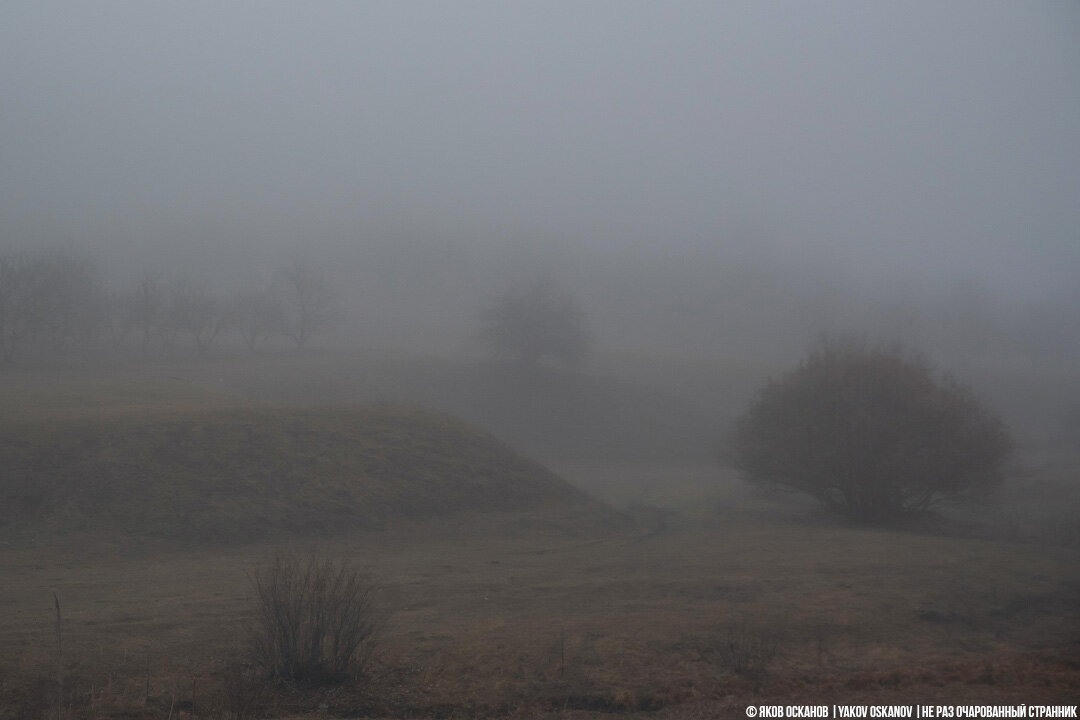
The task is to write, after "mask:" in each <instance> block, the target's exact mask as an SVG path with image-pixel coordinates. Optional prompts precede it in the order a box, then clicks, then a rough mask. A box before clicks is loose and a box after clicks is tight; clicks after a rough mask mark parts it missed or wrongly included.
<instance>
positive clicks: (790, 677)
mask: <svg viewBox="0 0 1080 720" xmlns="http://www.w3.org/2000/svg"><path fill="white" fill-rule="evenodd" d="M575 522H576V521H574V520H567V519H566V518H558V517H553V516H550V515H549V516H548V517H544V516H543V515H539V514H530V515H525V516H517V515H510V516H493V517H490V518H487V519H484V520H481V519H479V518H474V519H473V520H472V521H469V520H461V519H459V520H450V521H446V522H444V523H441V524H438V525H436V524H432V523H424V524H412V525H407V524H401V525H400V526H397V527H396V528H393V529H389V530H386V531H383V532H379V533H368V534H354V535H351V536H347V537H345V536H343V537H339V538H338V539H336V540H333V541H327V542H325V543H323V544H322V546H321V550H322V551H323V552H327V553H330V554H333V555H335V556H339V557H342V558H346V559H349V560H353V561H356V562H361V563H367V564H369V565H370V566H371V568H372V570H373V571H374V572H375V573H376V574H377V575H378V576H379V577H381V578H382V579H383V587H382V591H381V594H380V596H379V598H378V602H379V604H380V606H381V607H382V608H383V609H385V610H388V611H392V614H390V616H389V620H388V622H387V625H386V628H385V630H384V632H383V634H382V636H381V638H380V640H379V643H378V646H377V648H376V651H375V655H374V657H373V658H372V660H371V662H370V664H369V667H370V673H369V674H368V675H367V676H365V677H363V678H361V679H360V680H358V681H356V682H350V683H346V684H345V685H343V686H340V687H337V688H333V689H324V690H309V691H303V692H301V691H291V692H290V691H286V690H284V689H280V688H278V689H271V690H270V691H268V693H267V695H266V697H265V698H264V702H265V708H266V710H267V711H268V713H269V714H271V715H275V716H279V717H280V716H290V715H292V716H296V717H301V716H307V714H309V713H310V714H311V716H312V717H316V716H321V715H325V714H327V713H329V714H331V715H335V716H341V717H359V716H381V717H472V716H518V717H527V716H534V715H535V716H540V715H548V714H563V713H566V714H567V715H569V716H573V715H575V714H576V715H582V716H587V715H591V714H595V713H610V712H619V713H626V714H630V715H632V714H635V713H640V712H651V713H652V712H656V713H658V715H659V716H660V717H716V716H730V715H732V714H737V713H734V712H733V710H734V709H736V708H738V709H740V710H741V706H742V705H745V704H748V703H751V702H762V701H768V702H776V703H786V702H815V703H817V702H821V703H832V702H846V703H855V702H868V701H871V700H873V701H881V702H905V703H916V702H927V703H929V702H934V703H942V702H951V703H972V702H990V701H995V702H1016V703H1029V704H1030V703H1042V702H1062V701H1070V700H1071V701H1074V702H1075V700H1076V698H1077V695H1078V692H1080V657H1078V654H1077V650H1078V643H1077V641H1078V639H1080V623H1078V617H1077V607H1080V571H1078V563H1077V557H1076V552H1075V551H1067V550H1050V549H1047V548H1044V547H1035V546H1020V545H1008V544H999V543H992V542H986V541H975V540H965V539H947V538H941V537H928V536H922V535H914V534H905V533H898V532H885V531H868V530H857V529H852V528H850V527H839V526H830V525H821V524H802V525H792V524H790V523H780V522H778V521H775V520H770V519H768V518H767V517H760V516H757V517H753V516H751V517H744V518H741V519H740V518H735V517H727V518H724V519H722V520H721V519H720V518H717V519H716V522H714V523H711V524H707V525H698V524H695V523H683V524H681V526H680V527H679V528H678V529H657V530H655V531H653V532H647V533H625V534H608V535H606V536H590V535H588V534H580V533H578V534H577V536H575V534H574V532H571V530H573V529H574V528H575V527H577V526H576V525H575V524H574V523H575ZM577 529H578V530H580V527H577ZM270 552H271V550H270V548H268V547H247V548H234V549H231V550H228V551H189V552H178V553H170V554H160V553H155V554H139V553H134V554H129V555H128V556H126V557H119V556H117V555H116V554H115V553H108V554H94V553H87V552H85V551H79V550H75V549H70V548H69V549H63V548H56V547H54V548H52V549H36V550H35V549H24V550H9V551H7V552H4V553H3V555H2V558H0V561H2V562H3V568H2V572H3V576H4V578H5V582H4V583H3V584H2V585H0V605H2V606H3V607H4V608H5V613H4V615H3V618H2V619H0V647H3V648H5V650H4V654H3V660H2V665H0V693H2V694H0V707H2V708H3V710H0V717H4V718H21V717H44V713H46V712H49V711H50V708H54V704H53V703H54V701H55V686H56V671H57V662H56V656H55V653H56V628H55V616H54V612H53V607H52V592H53V591H55V592H57V594H58V596H59V598H60V602H61V606H62V608H63V622H62V632H63V653H62V657H61V658H60V669H61V671H62V675H63V678H64V683H63V692H64V703H65V711H64V714H63V715H62V717H101V718H119V717H126V718H139V717H145V718H167V717H170V715H171V716H172V717H174V718H178V717H182V716H191V715H194V716H197V717H207V718H214V717H224V716H225V715H224V714H223V713H224V711H225V710H226V709H227V708H228V707H229V704H228V703H229V698H228V696H227V693H226V687H225V685H226V682H225V681H226V679H227V678H229V677H230V675H229V673H230V672H234V671H235V668H236V663H237V661H239V660H241V659H242V657H243V652H242V651H243V649H244V647H245V642H246V638H245V630H244V628H245V623H246V622H247V621H248V619H249V618H250V617H251V614H252V604H251V602H250V592H251V589H250V584H249V581H248V575H247V574H248V573H249V572H250V571H251V569H252V568H253V567H255V566H257V565H258V564H259V563H260V562H263V561H265V560H266V559H267V557H268V555H269V553H270ZM735 621H737V622H738V623H740V626H741V627H742V628H743V629H744V630H743V631H745V629H746V628H749V629H750V631H751V632H752V631H753V630H754V629H755V628H756V629H757V630H759V631H761V632H763V633H769V634H771V636H772V637H774V638H775V640H776V648H775V649H776V655H775V658H774V659H773V661H772V662H771V663H770V664H769V667H768V669H767V672H764V673H761V674H757V675H748V674H738V673H736V672H734V669H735V668H734V667H733V666H732V665H731V664H729V662H728V661H727V660H725V659H724V656H723V654H722V653H721V654H717V653H716V652H712V651H711V650H710V649H715V648H716V647H717V645H718V644H719V645H720V646H721V647H722V646H723V644H724V643H725V642H727V641H728V639H729V637H730V636H729V632H730V628H731V624H732V622H735ZM232 692H233V693H234V694H235V689H233V690H232ZM51 712H55V710H54V709H53V710H51Z"/></svg>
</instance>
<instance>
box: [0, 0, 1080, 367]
mask: <svg viewBox="0 0 1080 720" xmlns="http://www.w3.org/2000/svg"><path fill="white" fill-rule="evenodd" d="M1078 41H1080V12H1078V9H1077V7H1076V6H1075V5H1073V4H1069V3H1064V2H1059V3H1012V2H953V3H948V4H940V3H932V2H924V3H913V2H904V3H899V2H897V3H829V2H818V3H798V4H794V3H793V4H773V3H758V2H745V3H735V2H732V3H709V2H698V3H652V2H591V3H512V4H507V3H487V2H470V3H453V4H451V3H435V2H431V3H407V4H406V3H396V2H382V3H375V2H365V3H347V2H342V3H317V4H298V3H270V2H249V3H230V4H228V5H227V6H222V5H219V4H217V3H183V4H178V5H159V4H150V5H148V4H144V3H119V2H97V3H92V4H66V3H65V4H57V3H48V2H43V3H25V4H6V5H5V6H4V7H3V8H2V9H0V98H2V100H0V102H2V110H0V154H2V155H0V233H2V236H0V244H3V245H4V246H5V247H8V246H15V247H23V246H27V245H30V246H33V245H36V244H46V243H70V244H73V245H77V246H80V247H82V246H85V247H88V248H92V249H93V250H94V252H96V253H98V254H99V256H100V257H101V258H102V262H103V264H104V265H105V266H106V270H107V272H108V273H109V275H110V277H112V278H113V281H114V282H116V283H117V284H120V285H122V284H124V283H131V282H133V278H135V277H137V276H138V275H139V273H143V272H145V271H146V270H147V268H155V269H157V270H160V271H164V272H170V273H172V272H180V273H186V274H190V275H199V276H207V277H209V278H211V279H212V281H213V282H215V283H218V284H221V285H224V284H228V283H232V284H236V283H243V282H247V281H248V280H250V279H251V278H253V277H259V276H262V275H265V274H266V273H268V272H270V271H271V270H272V268H273V267H275V266H276V265H278V264H280V263H281V262H283V261H286V260H288V259H289V258H294V257H297V256H303V257H307V258H312V262H316V263H319V264H321V265H323V266H325V267H326V268H328V271H329V272H330V275H331V276H332V279H333V280H334V282H335V283H336V284H337V285H338V286H339V287H340V288H341V289H342V290H343V292H344V293H345V295H346V296H347V298H348V300H349V303H350V306H351V307H352V308H354V310H355V312H353V313H351V314H350V321H349V323H350V325H349V327H350V332H352V333H353V334H354V337H355V339H356V340H357V341H359V342H369V343H373V344H382V345H400V346H408V345H418V344H424V343H427V344H434V345H437V346H439V347H440V348H443V349H446V348H450V349H460V348H459V346H464V345H466V344H467V342H468V341H467V339H466V338H467V336H468V328H469V323H470V322H471V319H472V313H473V312H474V310H475V307H476V305H477V303H478V302H481V301H482V300H483V298H485V297H487V296H489V295H490V294H491V293H493V292H496V291H498V290H499V289H500V288H501V287H504V286H506V285H507V284H512V283H514V282H518V281H520V279H521V278H523V277H527V276H530V275H534V274H537V273H548V274H551V275H554V276H557V277H559V278H560V281H561V282H562V283H563V284H564V285H565V286H566V287H568V288H570V289H571V290H572V291H573V292H575V293H576V294H577V295H578V297H579V298H580V300H581V302H582V305H583V306H584V307H585V308H586V310H587V311H588V312H589V315H590V318H591V323H592V326H593V331H594V333H595V334H596V337H597V340H598V343H599V344H600V345H602V346H605V347H612V348H643V347H656V346H659V347H664V348H672V349H677V350H680V351H690V352H696V351H703V352H706V351H707V352H715V351H717V350H720V349H726V350H728V351H730V350H731V348H732V346H739V347H742V348H745V349H746V351H747V352H748V354H755V353H758V354H760V353H765V352H774V351H775V352H781V353H790V352H791V351H792V349H793V348H794V347H796V346H801V345H802V344H804V343H805V342H806V340H807V338H810V337H813V336H814V335H815V334H816V333H818V332H821V331H859V332H873V333H875V334H881V335H887V336H897V337H901V338H903V339H908V340H912V341H914V342H924V343H929V344H934V343H936V342H938V341H942V340H943V339H945V338H948V337H954V336H955V335H956V332H955V328H956V327H960V326H963V327H971V326H972V325H973V324H974V325H980V324H986V323H988V322H991V320H988V319H987V318H990V319H992V323H991V324H993V325H994V329H993V330H992V332H991V331H988V332H991V334H992V335H994V336H995V337H996V336H998V335H1001V334H1002V333H1004V334H1005V335H1008V337H1009V340H1008V341H1005V342H1004V344H1005V345H1009V344H1010V343H1011V344H1012V345H1013V346H1017V345H1025V344H1031V343H1034V344H1035V345H1040V347H1044V348H1045V349H1048V351H1050V352H1052V353H1057V354H1061V353H1069V352H1072V351H1073V350H1075V349H1076V348H1077V345H1078V342H1077V335H1078V332H1077V327H1076V324H1075V322H1073V324H1072V325H1071V326H1069V325H1068V323H1069V318H1070V313H1069V309H1070V308H1072V307H1075V305H1076V301H1077V296H1076V291H1075V287H1076V285H1077V282H1076V281H1077V279H1078V278H1080V235H1078V228H1080V202H1078V198H1080V170H1078V168H1080V133H1078V132H1077V128H1080V42H1078ZM972 312H974V315H972ZM965 313H967V314H966V315H965ZM973 317H975V318H977V321H975V322H967V321H965V319H964V318H967V320H969V321H970V320H971V319H972V318H973ZM950 318H951V319H950ZM957 318H959V320H958V319H957ZM1033 318H1034V320H1033ZM916 320H918V323H916ZM916 325H918V330H917V331H916V330H913V328H915V326H916ZM1003 328H1004V329H1003ZM1044 328H1045V329H1046V332H1043V329H1044ZM1033 336H1034V337H1033ZM1014 349H1015V348H1014Z"/></svg>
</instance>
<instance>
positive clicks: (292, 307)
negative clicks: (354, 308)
mask: <svg viewBox="0 0 1080 720" xmlns="http://www.w3.org/2000/svg"><path fill="white" fill-rule="evenodd" d="M274 295H275V296H276V297H277V299H278V301H279V303H280V310H281V332H282V333H283V334H284V335H285V336H286V337H288V338H290V339H292V341H293V342H295V343H296V346H297V347H298V348H302V347H304V345H306V344H307V342H308V340H310V339H311V336H312V335H313V334H314V333H315V332H316V331H318V330H322V329H324V328H326V327H327V326H329V325H331V324H332V323H334V322H335V321H336V320H338V319H339V318H340V316H341V302H340V300H339V298H338V294H337V293H336V292H334V290H333V288H331V287H330V284H329V283H328V282H327V281H326V277H325V276H324V275H323V272H322V270H320V269H316V268H313V267H311V266H310V265H307V264H306V263H302V262H300V261H294V262H292V263H290V264H289V265H287V266H285V267H284V268H282V269H281V270H280V271H279V272H278V275H277V278H276V281H275V283H274Z"/></svg>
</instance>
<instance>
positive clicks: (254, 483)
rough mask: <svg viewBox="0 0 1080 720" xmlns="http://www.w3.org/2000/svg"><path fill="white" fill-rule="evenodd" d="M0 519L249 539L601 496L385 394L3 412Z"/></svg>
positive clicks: (54, 530) (19, 527)
mask: <svg viewBox="0 0 1080 720" xmlns="http://www.w3.org/2000/svg"><path fill="white" fill-rule="evenodd" d="M0 468H3V469H2V470H0V530H2V531H4V532H6V533H10V532H19V533H25V532H28V531H33V532H35V533H48V534H71V533H82V532H88V533H94V534H95V535H100V534H105V535H129V536H149V537H161V538H175V539H191V540H202V541H211V542H213V541H235V540H243V539H254V538H257V537H261V536H265V535H268V534H271V533H274V532H277V531H293V532H300V533H304V534H313V533H321V532H328V531H333V530H338V529H344V528H348V527H373V526H378V525H379V524H380V523H383V522H385V521H386V520H389V519H392V518H420V517H431V516H446V515H450V514H455V513H464V512H501V511H517V510H525V509H531V508H536V507H540V506H552V505H555V506H558V505H566V506H572V505H579V506H586V507H588V506H595V508H596V509H600V508H601V506H600V505H599V504H598V503H595V501H592V500H590V499H589V498H588V497H587V496H585V495H584V494H582V493H580V492H579V491H577V490H575V489H574V488H572V487H571V486H570V485H568V484H567V483H565V482H564V481H562V480H561V479H560V478H559V477H557V476H556V475H554V474H553V473H551V472H550V471H548V470H547V469H546V468H544V467H543V466H541V465H539V464H538V463H535V462H533V461H531V460H528V459H526V458H524V457H522V456H520V455H518V454H517V453H515V452H514V451H513V450H512V449H511V448H509V447H508V446H506V445H504V444H503V443H501V442H499V441H498V440H496V439H494V438H493V437H491V436H489V435H487V434H485V433H482V432H480V431H478V430H476V429H474V428H472V427H470V426H469V425H467V424H465V423H464V422H462V421H460V420H457V419H456V418H453V417H450V416H445V415H438V414H433V413H428V412H423V411H420V410H417V409H413V408H409V407H401V406H388V405H354V406H340V407H327V408H317V409H310V408H308V409H298V408H289V409H230V410H206V411H200V412H185V413H180V414H171V415H157V416H148V415H145V414H137V415H132V416H127V417H116V418H98V419H96V420H90V419H78V420H61V421H38V422H24V423H5V424H4V427H2V428H0Z"/></svg>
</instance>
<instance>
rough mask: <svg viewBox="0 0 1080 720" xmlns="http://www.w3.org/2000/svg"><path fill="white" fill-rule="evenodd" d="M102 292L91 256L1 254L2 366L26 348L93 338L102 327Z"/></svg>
mask: <svg viewBox="0 0 1080 720" xmlns="http://www.w3.org/2000/svg"><path fill="white" fill-rule="evenodd" d="M101 295H102V293H101V290H100V286H99V283H98V280H97V276H96V273H95V267H94V264H93V262H92V260H91V258H90V256H89V255H86V254H83V253H79V252H76V251H74V250H72V249H70V248H55V249H44V250H36V251H33V252H30V251H7V252H4V253H2V254H0V361H2V362H3V363H5V364H7V363H10V362H12V360H13V359H14V357H15V353H16V351H17V350H19V349H20V348H21V347H23V346H24V345H25V344H26V343H28V342H30V341H32V340H36V339H39V338H42V337H47V338H51V339H52V340H53V341H56V342H61V343H63V342H65V341H67V340H70V339H73V338H76V337H78V336H80V335H82V336H89V335H92V334H93V332H94V326H95V325H96V324H97V323H98V322H99V321H100V319H101V318H100V317H99V314H100V313H99V310H100V309H101V307H100V306H101V303H100V299H101Z"/></svg>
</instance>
